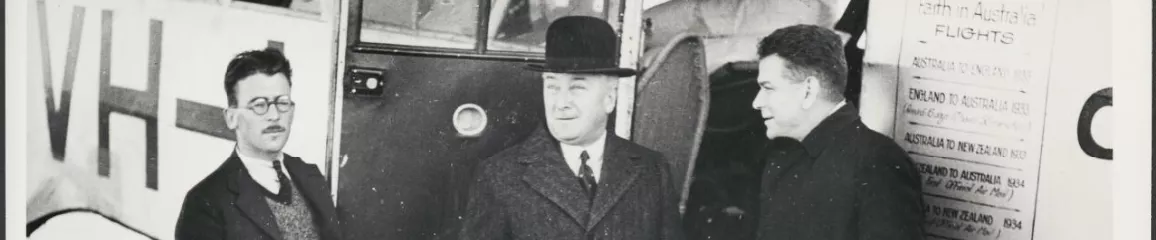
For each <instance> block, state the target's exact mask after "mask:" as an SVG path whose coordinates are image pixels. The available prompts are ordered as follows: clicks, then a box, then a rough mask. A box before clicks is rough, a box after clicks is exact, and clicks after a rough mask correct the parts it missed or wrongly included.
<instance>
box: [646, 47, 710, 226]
mask: <svg viewBox="0 0 1156 240" xmlns="http://www.w3.org/2000/svg"><path fill="white" fill-rule="evenodd" d="M660 51H661V52H659V53H658V55H657V56H656V58H655V60H654V63H651V64H650V65H649V66H647V68H648V69H647V70H646V72H645V73H644V74H643V75H642V78H641V80H639V83H638V94H637V95H636V96H635V110H634V123H633V126H634V133H633V139H632V140H633V141H634V142H636V143H638V144H639V145H642V146H645V147H647V148H650V149H653V150H655V151H658V152H661V153H662V154H663V156H664V157H666V160H667V162H669V163H670V168H671V173H672V175H673V176H674V182H676V183H677V186H676V189H675V191H676V192H678V193H680V197H681V200H680V202H679V208H680V209H679V211H680V212H684V211H685V210H684V209H683V208H685V202H686V197H687V193H688V191H687V190H686V189H687V188H688V186H689V185H690V180H689V176H690V174H691V172H692V171H693V168H694V161H695V159H696V156H697V155H698V149H699V146H700V145H701V142H702V135H703V131H704V127H705V125H706V120H707V110H708V109H709V107H710V79H709V78H707V70H706V59H705V53H704V50H703V44H702V40H701V39H700V38H698V37H696V36H692V35H686V34H682V35H678V36H676V37H674V38H673V40H671V41H670V42H669V43H667V44H666V46H665V47H663V48H662V49H661V50H660Z"/></svg>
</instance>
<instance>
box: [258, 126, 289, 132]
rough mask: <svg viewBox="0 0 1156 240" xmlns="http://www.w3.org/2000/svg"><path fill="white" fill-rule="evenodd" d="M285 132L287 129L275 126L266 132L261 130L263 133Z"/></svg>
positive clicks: (266, 129)
mask: <svg viewBox="0 0 1156 240" xmlns="http://www.w3.org/2000/svg"><path fill="white" fill-rule="evenodd" d="M284 131H285V127H282V126H281V125H273V126H269V127H267V128H265V129H264V130H261V133H279V132H284Z"/></svg>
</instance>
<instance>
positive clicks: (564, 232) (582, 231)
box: [459, 129, 683, 240]
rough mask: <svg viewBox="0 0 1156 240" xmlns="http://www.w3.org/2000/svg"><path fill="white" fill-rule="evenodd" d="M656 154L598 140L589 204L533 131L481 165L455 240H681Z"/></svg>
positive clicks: (542, 135)
mask: <svg viewBox="0 0 1156 240" xmlns="http://www.w3.org/2000/svg"><path fill="white" fill-rule="evenodd" d="M671 179H672V177H671V175H670V171H669V167H668V163H666V161H665V160H664V159H663V157H662V155H661V154H660V153H658V152H655V151H652V150H649V149H646V148H644V147H642V146H639V145H637V144H634V143H632V142H629V141H626V140H624V139H621V138H618V137H616V136H613V135H608V136H607V137H606V151H605V153H603V166H602V175H601V176H600V179H599V180H598V188H597V189H598V190H597V193H596V194H595V197H594V199H593V204H591V201H590V199H589V198H588V196H587V194H586V193H585V191H584V190H583V189H582V187H581V186H580V185H579V180H578V177H577V176H576V175H575V174H574V172H573V171H572V170H570V168H569V167H568V166H567V165H566V163H565V160H564V158H563V157H562V155H561V150H560V147H559V145H558V143H557V142H556V140H554V138H553V137H552V136H550V134H549V133H548V132H547V131H546V130H544V129H538V130H537V131H536V132H535V133H533V135H531V136H530V137H529V138H528V139H527V140H525V141H524V142H522V143H519V144H518V145H516V146H514V147H511V148H510V149H506V150H504V151H503V152H500V153H498V154H497V155H494V156H493V157H490V158H488V159H486V160H483V161H482V162H481V163H480V164H479V166H478V170H477V174H476V175H475V181H474V182H473V183H472V185H471V188H470V197H469V200H468V204H467V213H466V218H465V219H464V221H463V226H462V229H461V232H460V233H461V234H459V237H460V238H461V239H534V240H537V239H557V240H566V239H631V240H643V239H682V238H683V236H682V230H681V229H680V227H679V226H680V223H679V221H680V220H679V219H680V216H679V212H678V194H676V193H675V192H674V183H673V182H672V180H671Z"/></svg>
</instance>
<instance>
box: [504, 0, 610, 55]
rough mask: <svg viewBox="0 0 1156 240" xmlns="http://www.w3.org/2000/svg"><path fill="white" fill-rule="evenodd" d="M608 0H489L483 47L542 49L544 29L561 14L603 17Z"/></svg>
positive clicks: (528, 50) (544, 35)
mask: <svg viewBox="0 0 1156 240" xmlns="http://www.w3.org/2000/svg"><path fill="white" fill-rule="evenodd" d="M608 1H610V0H493V2H492V5H491V6H492V8H491V9H490V19H489V20H490V21H489V22H490V23H489V28H488V30H489V33H488V37H489V41H488V42H489V44H488V46H487V49H489V50H497V51H513V52H536V53H541V52H545V44H546V28H547V27H549V25H550V23H551V22H553V21H554V20H555V19H558V18H561V17H563V16H575V15H582V16H592V17H597V18H601V19H606V12H608V9H607V8H608V6H609V5H610V4H608Z"/></svg>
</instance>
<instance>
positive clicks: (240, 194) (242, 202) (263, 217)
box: [226, 152, 282, 240]
mask: <svg viewBox="0 0 1156 240" xmlns="http://www.w3.org/2000/svg"><path fill="white" fill-rule="evenodd" d="M226 161H234V162H233V163H231V164H236V165H237V166H236V167H237V171H236V172H234V173H233V177H232V180H231V181H229V190H232V191H233V192H234V193H236V194H237V205H236V206H237V209H239V210H241V213H244V214H243V215H245V217H246V218H249V220H251V221H253V224H254V225H257V226H260V227H261V230H264V231H265V233H266V234H269V236H272V237H273V239H275V240H276V239H282V238H281V231H280V230H278V229H277V219H276V218H274V217H273V211H272V210H269V204H267V203H265V199H264V196H263V195H262V192H261V191H262V190H261V186H260V185H257V182H256V181H253V177H250V176H249V171H248V170H247V169H245V166H244V164H241V159H240V158H238V157H237V153H236V152H234V153H233V155H232V156H230V157H229V159H228V160H226Z"/></svg>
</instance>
